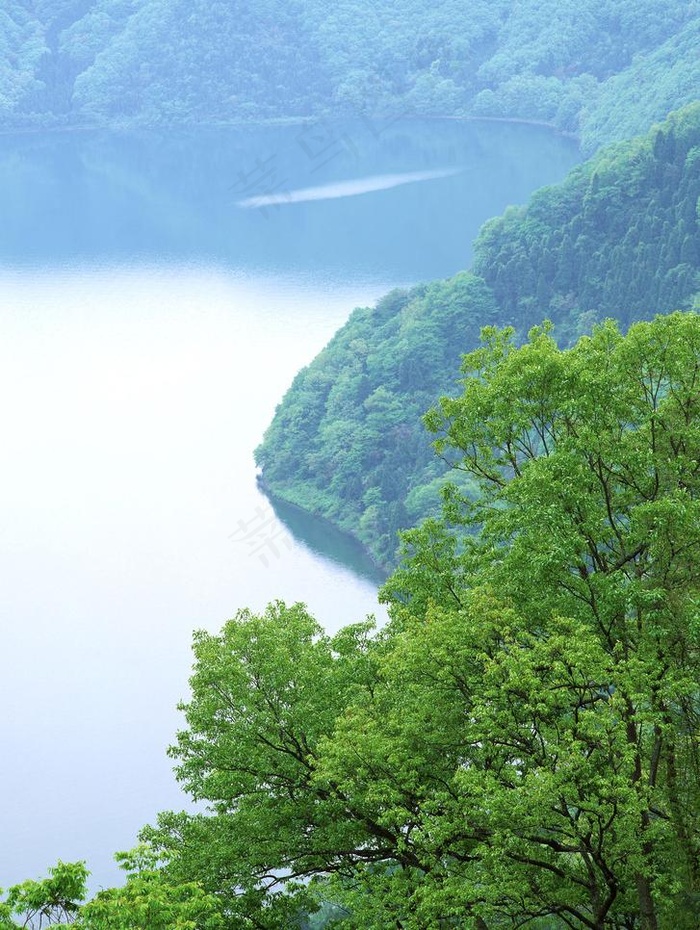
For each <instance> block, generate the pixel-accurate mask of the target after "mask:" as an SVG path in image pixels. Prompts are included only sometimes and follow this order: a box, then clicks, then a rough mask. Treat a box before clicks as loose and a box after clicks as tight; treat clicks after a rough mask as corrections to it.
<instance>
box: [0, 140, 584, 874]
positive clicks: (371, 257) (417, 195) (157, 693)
mask: <svg viewBox="0 0 700 930" xmlns="http://www.w3.org/2000/svg"><path fill="white" fill-rule="evenodd" d="M379 128H381V127H379ZM327 131H328V129H327V127H326V132H327ZM333 139H334V140H335V141H334V142H333V147H332V148H329V147H328V145H326V148H325V160H324V161H321V156H322V155H323V152H321V150H320V149H319V147H318V145H317V147H316V149H314V148H313V147H311V146H310V144H309V136H308V135H300V130H299V128H298V127H296V128H295V127H287V128H286V129H284V130H282V129H276V130H269V129H268V130H260V131H258V132H254V131H250V132H248V133H245V132H242V131H237V132H234V131H221V132H213V131H212V132H211V133H204V134H195V133H181V134H174V135H160V136H159V135H153V134H137V135H133V136H128V135H113V136H111V135H108V134H104V133H92V134H91V133H86V134H72V135H68V134H66V135H61V134H55V135H36V136H18V137H15V138H13V137H8V136H6V137H3V138H2V139H0V194H1V196H2V202H3V214H4V215H3V224H2V227H1V228H0V261H1V262H2V264H0V398H1V399H0V429H1V430H2V437H3V442H2V444H1V445H0V618H1V621H2V632H3V636H2V643H3V648H2V650H1V651H0V741H1V743H2V747H3V753H2V761H1V763H0V797H2V802H1V803H0V835H2V838H3V842H2V846H1V847H0V886H4V887H7V885H8V884H11V883H13V882H15V881H19V880H22V879H24V878H27V877H36V876H39V875H40V874H43V873H44V872H45V870H46V868H47V867H48V866H50V865H51V864H53V863H54V862H55V861H56V860H57V859H58V858H61V859H63V860H64V861H68V860H73V859H78V858H80V859H86V860H87V862H88V866H89V867H90V868H91V869H92V871H93V887H95V888H97V887H99V886H100V885H107V884H110V883H113V882H114V881H115V880H117V878H118V872H117V870H116V867H115V866H114V865H113V863H112V854H113V853H114V852H115V851H116V850H119V849H124V848H128V847H130V846H131V845H133V843H134V842H135V839H136V833H137V831H138V829H139V827H140V826H141V825H143V824H144V823H146V822H149V821H152V820H153V819H154V817H155V815H156V813H157V811H158V810H161V809H167V808H170V807H181V806H182V804H183V798H182V796H181V795H180V794H179V792H178V789H177V786H176V784H175V781H174V779H173V776H172V773H171V763H170V760H168V759H167V757H166V755H165V748H166V746H167V745H168V743H169V742H170V741H171V740H172V738H173V736H174V733H175V731H176V729H177V727H178V726H179V723H180V721H179V715H178V713H177V711H176V709H175V705H176V703H177V701H178V700H179V699H181V698H185V697H186V695H187V678H188V674H189V669H190V665H191V657H190V640H191V632H192V630H193V629H195V628H201V627H203V628H206V629H209V630H212V631H215V630H217V629H219V628H220V626H221V625H222V623H223V622H224V621H225V620H226V619H227V618H228V617H231V616H233V614H234V613H235V611H236V610H237V609H238V608H241V607H246V606H247V607H251V608H254V609H262V608H263V607H264V606H265V604H266V603H267V602H268V601H270V600H271V599H275V598H282V599H285V600H287V601H290V602H292V601H297V600H300V601H304V602H306V603H307V604H308V605H309V607H310V609H311V610H312V612H313V613H314V614H315V615H316V616H317V618H318V619H319V620H320V621H321V622H322V623H323V624H324V625H325V626H326V628H327V629H329V630H335V629H337V628H338V627H339V626H341V625H344V624H346V623H349V622H352V621H355V620H360V619H362V618H363V617H364V616H365V615H366V614H367V613H370V612H376V613H377V615H378V616H379V618H380V619H381V618H382V616H383V614H382V611H381V609H380V608H379V607H378V605H377V602H376V590H377V585H378V581H379V578H378V576H377V574H376V572H373V571H372V567H371V565H369V564H368V563H367V561H366V560H363V558H362V555H361V553H359V552H357V551H356V550H355V549H353V547H352V546H350V545H348V544H347V542H346V541H345V540H343V539H342V538H341V537H334V536H332V534H328V533H327V532H326V528H325V527H323V526H319V525H318V524H315V523H314V522H313V521H306V522H305V523H303V522H302V524H298V523H297V522H296V521H295V523H294V526H295V532H296V533H297V535H296V536H294V537H293V536H292V535H291V533H290V531H289V530H288V529H287V527H286V526H285V524H284V523H282V522H280V521H279V520H278V519H277V517H276V516H275V515H274V513H273V512H272V511H271V510H270V507H269V505H268V504H267V503H266V501H265V499H264V498H263V497H262V496H261V495H260V493H259V491H258V489H257V486H256V482H255V468H254V464H253V459H252V451H253V449H254V447H255V446H256V444H257V443H258V442H259V441H260V438H261V436H262V432H263V430H264V428H265V426H266V425H267V423H268V422H269V421H270V419H271V417H272V415H273V413H274V409H275V405H276V404H277V403H278V402H279V400H280V399H281V397H282V395H283V393H284V391H285V389H286V388H287V387H288V386H289V384H290V382H291V380H292V378H293V376H294V374H295V372H296V371H298V369H299V368H300V367H301V366H302V365H304V364H306V363H308V362H309V361H310V360H311V359H312V358H313V357H314V355H315V354H316V353H317V352H318V351H319V350H320V349H321V348H322V347H323V345H324V344H325V343H326V342H327V341H328V340H329V339H330V337H331V336H332V334H333V333H334V332H335V330H336V329H337V328H338V327H339V326H340V325H342V323H343V322H344V321H345V320H346V319H347V317H348V315H349V313H350V312H351V310H352V308H353V307H354V306H356V305H358V304H368V303H371V302H373V301H374V300H375V299H376V298H377V297H379V296H380V295H381V294H382V293H384V292H385V291H386V290H387V289H388V288H389V287H391V286H395V285H403V284H410V283H412V282H415V281H418V280H424V279H429V278H432V277H436V276H441V275H447V274H451V273H453V272H456V271H458V270H459V269H460V268H462V267H464V266H465V265H466V263H467V262H468V259H469V244H470V242H471V240H472V239H473V237H474V235H475V234H476V232H477V230H478V227H479V225H480V224H481V223H482V222H483V221H484V220H485V219H486V218H488V216H490V215H493V214H496V213H498V212H500V211H502V210H503V208H504V207H505V206H506V205H507V204H509V203H514V202H522V201H523V200H525V199H526V197H527V196H528V194H529V193H530V192H531V191H532V190H533V189H534V188H536V187H537V186H539V185H541V184H543V183H546V182H551V181H555V180H558V179H559V178H561V177H562V176H563V175H564V173H565V172H566V170H567V169H568V168H569V167H570V166H571V165H572V164H574V163H575V162H576V160H577V158H578V153H577V152H576V149H575V147H574V146H573V145H572V144H571V143H569V142H567V141H566V140H563V139H561V138H558V137H556V136H554V135H551V134H548V133H545V132H543V131H541V130H535V129H532V128H528V127H513V126H508V127H506V126H499V125H491V126H479V125H471V126H469V125H467V126H463V125H459V124H457V123H446V124H441V123H438V122H431V123H408V122H407V123H406V124H405V125H399V124H395V125H392V126H391V127H387V128H385V129H382V131H381V132H380V131H379V129H378V127H377V126H376V125H374V126H368V125H367V124H362V125H360V124H348V125H344V126H342V127H336V129H335V136H334V137H333ZM331 141H333V140H331ZM302 142H303V143H304V144H305V145H302ZM329 152H330V153H331V154H330V157H328V153H329ZM464 166H469V170H464ZM272 169H274V170H272ZM409 175H411V176H412V177H411V183H403V184H397V185H394V184H391V185H386V184H384V185H382V184H378V182H377V181H376V180H374V181H373V180H372V179H376V178H378V177H379V178H386V177H388V176H390V177H394V178H396V177H399V176H404V177H406V176H409ZM363 178H364V179H369V180H368V181H367V183H365V184H364V185H363V184H362V182H361V179H363ZM348 184H355V185H357V184H359V187H357V188H355V189H354V193H353V191H351V190H350V189H349V188H348V187H347V185H348ZM333 185H340V188H339V189H340V190H341V192H343V193H344V195H343V196H342V197H335V198H332V199H320V198H318V197H312V198H307V199H306V202H296V203H294V202H291V203H287V204H285V205H281V204H276V203H275V202H274V200H269V201H266V202H265V203H263V204H261V205H260V207H259V208H256V209H248V210H243V209H240V208H238V207H237V206H236V202H237V201H239V200H241V199H244V198H245V197H268V198H270V197H273V198H274V197H275V196H279V195H280V194H284V193H285V192H289V193H291V192H293V191H300V190H309V189H318V188H322V189H323V188H325V189H327V190H328V189H329V186H330V188H331V189H332V188H333ZM343 185H346V186H345V187H343ZM337 189H338V188H337V187H336V190H337ZM355 194H356V195H355Z"/></svg>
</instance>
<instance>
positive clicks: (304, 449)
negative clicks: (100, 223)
mask: <svg viewBox="0 0 700 930" xmlns="http://www.w3.org/2000/svg"><path fill="white" fill-rule="evenodd" d="M699 204H700V104H695V105H692V106H690V107H688V108H686V109H684V110H682V111H680V112H678V113H676V114H674V115H672V116H671V117H670V118H669V119H668V120H667V121H666V122H665V123H663V124H661V125H659V126H657V127H656V128H654V129H653V130H652V131H651V133H650V134H648V135H647V136H645V137H641V138H638V139H634V140H632V141H629V142H625V143H616V144H615V145H613V146H611V147H609V148H606V149H604V150H602V151H601V152H599V153H598V154H597V155H596V156H595V157H593V158H592V159H591V160H589V161H588V162H586V163H585V164H583V165H581V166H579V167H578V168H576V169H575V170H574V171H573V172H572V173H571V174H570V175H569V177H568V178H567V179H566V181H565V182H564V183H562V184H560V185H557V186H553V187H549V188H545V189H543V190H540V191H538V192H537V193H536V194H535V195H534V196H533V197H532V199H531V201H530V203H529V204H528V205H527V206H525V207H512V208H510V209H508V210H507V211H506V213H505V214H504V215H503V216H502V217H499V218H497V219H494V220H492V221H490V222H488V223H487V224H486V225H485V226H484V228H483V229H482V232H481V234H480V236H479V238H478V239H477V242H476V246H475V256H476V257H475V261H474V266H473V270H472V272H470V273H467V272H464V273H461V274H459V275H457V276H456V277H455V278H453V279H452V280H450V281H441V282H436V283H432V284H429V285H421V286H418V287H415V288H413V289H411V290H409V291H395V292H393V293H392V294H389V295H387V296H386V297H384V298H382V300H380V301H379V303H378V304H377V305H376V307H374V308H371V309H370V308H364V309H358V310H356V311H355V312H354V313H353V314H352V316H351V317H350V319H349V321H348V323H347V324H346V325H345V326H344V327H343V328H342V329H341V330H340V331H339V332H338V333H337V334H336V336H335V337H334V338H333V340H332V341H331V342H330V344H329V345H328V346H327V347H326V349H325V350H324V351H323V352H322V353H321V354H320V355H319V356H317V358H316V359H315V360H314V361H313V362H312V363H311V365H309V366H308V368H306V369H304V370H303V371H301V372H300V373H299V374H298V375H297V377H296V379H295V380H294V383H293V384H292V386H291V388H290V389H289V392H288V393H287V395H286V396H285V398H284V400H283V402H282V404H281V405H280V406H279V408H278V410H277V413H276V415H275V418H274V420H273V422H272V424H271V425H270V427H269V429H268V431H267V433H266V435H265V439H264V442H263V444H262V445H261V446H260V448H259V449H258V451H257V454H256V455H257V460H258V464H259V465H260V466H261V467H262V469H263V477H264V482H265V485H266V487H267V488H268V489H269V490H270V491H271V492H272V493H273V494H275V495H278V496H280V497H281V498H283V499H284V500H288V501H291V502H292V503H295V504H298V505H300V506H302V507H304V508H305V509H306V510H309V511H311V512H312V513H318V514H320V515H321V516H324V517H326V518H328V519H330V520H332V521H333V522H334V523H336V524H338V525H339V526H340V527H341V528H343V529H345V530H348V531H349V532H351V533H352V534H353V535H355V536H357V538H359V539H360V540H361V541H362V542H363V543H364V544H365V545H366V546H367V548H368V549H369V550H370V551H371V552H372V554H373V555H374V556H375V558H376V559H377V561H378V562H379V563H380V564H383V565H392V564H395V553H396V547H397V538H396V532H397V530H399V529H404V528H406V527H408V526H412V525H414V524H415V522H416V521H417V520H419V519H420V518H423V517H425V516H428V515H430V514H431V513H435V512H436V511H437V509H438V508H439V503H440V493H439V492H440V487H441V485H442V483H443V481H444V476H445V474H446V466H445V464H444V463H443V462H442V461H441V460H440V459H438V458H436V457H435V456H434V454H433V453H432V450H431V449H430V447H429V443H428V441H427V438H426V435H425V431H424V429H423V427H422V425H421V421H420V416H421V414H422V413H424V412H425V410H427V409H428V407H429V406H430V405H431V404H432V403H434V401H435V400H436V399H437V398H438V397H439V396H440V394H442V393H450V392H454V391H455V390H456V389H457V370H458V361H459V357H460V353H462V352H464V351H467V350H468V349H469V348H470V347H472V346H474V345H475V344H476V341H477V337H478V333H479V329H480V327H481V326H484V325H488V324H494V323H495V324H498V325H501V326H503V325H512V326H514V327H515V329H516V331H517V333H518V335H519V336H520V337H521V338H523V337H524V336H525V335H526V333H527V331H528V330H529V329H530V327H531V326H533V325H535V324H537V323H539V322H541V321H542V320H543V319H544V318H545V317H547V318H549V319H551V320H552V321H553V322H554V323H555V332H556V334H557V337H558V338H559V340H560V341H561V342H562V344H566V343H568V342H570V341H571V340H572V339H575V338H576V337H577V336H579V335H580V334H581V333H583V332H585V331H587V330H589V329H590V327H591V325H592V323H593V322H594V321H596V320H602V319H605V318H606V317H613V318H616V319H618V320H619V321H620V323H621V324H622V325H623V326H627V325H628V324H629V323H630V322H631V321H633V320H635V319H645V318H649V317H650V316H651V315H653V314H654V313H655V312H659V311H661V312H663V311H669V310H672V309H674V308H679V307H684V306H689V305H690V303H691V302H692V300H693V296H694V294H695V293H696V292H697V291H698V290H700V276H699V272H700V235H699V231H698V224H699V222H700V216H699V209H700V207H699Z"/></svg>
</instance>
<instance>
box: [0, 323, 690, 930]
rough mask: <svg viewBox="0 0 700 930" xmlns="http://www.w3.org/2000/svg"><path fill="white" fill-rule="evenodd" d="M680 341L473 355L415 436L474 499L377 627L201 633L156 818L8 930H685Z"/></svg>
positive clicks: (615, 334) (425, 529)
mask: <svg viewBox="0 0 700 930" xmlns="http://www.w3.org/2000/svg"><path fill="white" fill-rule="evenodd" d="M699 359H700V315H698V314H697V313H695V312H687V313H680V312H678V313H675V314H672V315H669V316H666V317H664V316H659V317H657V318H656V319H655V320H654V321H653V322H650V323H644V322H642V323H635V324H633V326H632V327H631V328H630V329H629V331H628V333H627V334H626V335H624V336H623V335H622V334H621V333H620V330H619V329H618V327H617V325H616V324H615V323H613V322H612V321H608V322H606V323H605V324H598V325H597V326H596V327H594V330H593V333H592V335H591V336H590V337H588V336H584V337H582V338H581V339H580V340H578V342H577V343H576V344H575V345H574V346H573V347H572V348H570V349H568V350H562V349H560V348H559V347H558V346H557V345H556V343H555V341H554V339H553V338H552V336H551V334H550V333H549V332H548V331H547V328H546V327H544V328H533V330H532V331H531V333H530V335H529V337H528V339H527V340H526V341H525V343H524V344H523V345H521V346H518V345H517V341H516V339H515V335H514V331H513V330H512V328H510V329H508V328H506V329H498V328H496V327H488V328H486V329H485V330H484V332H483V339H482V345H481V347H480V348H478V349H476V350H475V351H474V352H472V353H470V354H468V355H467V356H466V357H465V359H464V362H463V365H462V374H463V379H464V383H463V391H462V393H461V394H460V395H459V396H457V397H454V398H443V399H442V400H441V401H440V402H439V404H438V405H437V406H436V407H435V408H433V410H432V411H431V413H430V415H429V417H428V422H429V426H430V428H431V430H432V431H433V433H434V434H435V436H436V437H437V443H438V448H439V450H440V451H441V452H442V453H443V454H445V455H446V456H447V457H448V458H450V460H451V461H452V462H453V465H454V467H455V469H456V470H457V471H461V472H462V473H463V474H464V475H466V476H467V477H468V478H469V480H470V482H471V483H472V486H473V488H474V489H475V490H476V491H477V493H476V494H474V495H472V494H469V495H465V494H464V493H463V491H462V489H461V488H460V486H459V485H458V484H453V485H452V486H450V487H449V488H448V489H447V492H446V495H445V501H444V507H443V511H442V513H441V515H440V517H439V518H438V519H434V520H432V521H430V522H428V523H427V524H425V525H423V526H422V527H420V528H418V529H416V530H413V531H412V532H411V533H410V534H408V535H407V536H406V540H405V552H404V559H403V561H402V564H401V567H400V569H399V570H398V571H397V572H396V573H395V574H394V576H393V577H392V578H391V579H390V581H389V582H388V583H387V585H386V586H385V588H384V591H383V597H384V599H385V600H386V601H387V602H388V603H389V605H390V618H391V619H390V622H389V624H388V625H387V626H385V627H384V628H383V629H382V630H376V629H374V625H373V622H372V621H371V620H367V621H365V622H363V623H359V624H356V625H353V626H349V627H345V628H344V629H342V630H341V631H340V632H339V633H337V634H336V635H335V636H328V635H327V634H325V633H324V631H323V628H322V627H321V626H320V625H319V624H318V623H317V622H316V621H315V620H314V618H313V617H311V616H310V615H309V614H308V612H307V611H306V609H305V608H304V606H303V605H300V604H297V605H294V606H286V605H285V604H283V603H281V602H277V603H273V604H270V605H269V606H268V608H267V609H266V610H265V611H264V612H263V613H261V614H255V613H253V612H251V611H249V610H240V611H239V612H238V613H237V615H236V616H235V617H234V619H232V620H230V621H229V622H227V623H226V624H225V625H224V627H223V629H222V631H221V633H219V634H212V633H208V632H205V631H200V632H197V633H195V637H194V653H195V665H194V672H193V676H192V678H191V681H190V685H191V696H190V698H189V700H188V701H187V702H186V703H185V704H183V705H182V707H181V709H182V711H183V712H184V725H183V728H182V730H181V731H180V732H179V733H178V734H177V738H176V742H175V744H174V745H173V747H172V748H171V750H170V754H171V756H172V758H173V759H174V760H175V764H176V774H177V777H178V779H179V780H180V782H181V783H182V785H183V786H184V788H185V789H186V790H187V792H188V793H189V794H190V795H191V797H192V798H193V799H195V800H196V801H198V802H205V803H206V804H207V805H208V807H207V809H206V810H200V811H198V812H190V813H186V812H180V813H177V812H170V813H163V814H162V815H161V816H160V817H159V819H158V822H157V823H156V824H155V825H152V826H149V827H147V828H145V829H144V830H143V831H142V835H141V840H142V845H141V846H140V847H137V849H135V850H133V851H132V852H131V853H126V854H123V855H122V856H121V859H122V864H123V865H124V867H125V869H126V872H127V881H126V884H125V885H124V887H123V888H119V889H108V890H105V891H102V892H100V893H99V894H98V895H97V896H96V897H95V898H94V899H93V900H92V901H91V902H89V903H88V904H85V905H82V904H81V898H82V897H83V895H84V887H83V883H84V872H85V870H84V867H83V866H82V865H81V864H79V863H78V864H72V865H65V864H59V865H58V866H57V867H56V868H55V869H54V872H53V873H52V874H51V875H50V876H49V878H48V879H45V880H43V881H30V882H26V883H24V884H22V885H19V886H15V887H13V888H11V889H10V890H9V892H8V894H7V895H6V896H5V898H4V900H3V902H2V903H0V927H4V928H7V930H16V928H18V927H20V926H32V927H39V926H40V919H41V917H42V916H44V917H46V920H47V922H49V921H51V922H55V923H54V925H55V926H58V925H59V924H61V923H63V922H64V920H65V922H73V921H74V923H73V925H74V926H75V927H77V928H83V930H166V928H175V930H178V928H179V930H224V928H231V930H234V928H235V930H238V928H255V930H290V928H292V930H293V928H298V930H311V928H313V927H318V926H323V925H326V926H328V925H330V926H334V927H338V928H339V930H341V928H346V930H388V928H399V930H449V928H460V930H505V928H510V930H515V928H518V927H523V926H528V927H531V928H533V930H535V928H536V930H566V928H568V930H667V928H677V930H696V928H697V925H698V924H697V917H698V913H699V911H700V743H699V742H698V739H697V736H698V732H700V707H699V706H698V682H699V681H700V624H699V623H698V603H699V599H700V568H699V566H700V561H699V560H698V554H699V552H700V509H699V508H700V503H699V501H700V497H699V492H700V476H699V472H698V461H700V427H699V426H698V381H699V379H700V362H699Z"/></svg>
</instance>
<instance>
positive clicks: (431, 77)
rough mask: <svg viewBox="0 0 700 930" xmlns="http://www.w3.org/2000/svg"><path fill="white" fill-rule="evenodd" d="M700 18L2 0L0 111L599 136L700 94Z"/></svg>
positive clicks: (69, 119) (502, 4)
mask: <svg viewBox="0 0 700 930" xmlns="http://www.w3.org/2000/svg"><path fill="white" fill-rule="evenodd" d="M699 29H700V9H699V8H698V7H697V4H694V3H690V4H689V3H687V2H685V0H581V2H573V0H537V2H536V0H523V2H515V0H494V2H485V0H476V2H470V3H466V2H465V0H442V2H437V3H428V2H426V0H384V2H382V3H372V2H370V0H338V2H337V3H334V4H332V5H330V6H329V5H328V4H326V3H322V2H320V0H292V2H289V0H245V2H241V0H228V2H222V0H5V2H4V4H3V10H2V12H0V124H4V125H5V126H27V125H41V126H45V125H53V124H59V125H62V124H76V123H81V122H102V123H105V122H106V123H111V124H113V123H119V124H120V125H124V124H126V125H130V124H141V125H143V124H157V123H173V122H177V123H183V122H185V123H197V122H220V121H230V120H248V119H262V118H288V117H302V116H319V115H328V114H333V115H350V114H358V113H365V112H370V113H384V114H391V113H397V112H400V113H402V114H403V113H415V114H417V115H442V116H445V115H447V116H469V115H478V116H490V117H499V118H521V119H534V120H542V121H546V122H551V123H552V124H554V125H556V126H557V127H558V128H560V129H564V130H567V131H571V132H576V133H581V135H582V138H583V140H584V144H585V146H586V147H587V148H588V149H591V150H592V149H593V148H595V147H596V146H597V145H599V144H601V143H602V142H604V141H608V140H610V139H614V138H624V137H628V136H629V135H630V134H634V133H635V132H642V131H644V130H646V128H647V127H648V126H649V125H650V123H651V122H652V121H654V120H658V119H662V118H664V117H665V116H666V114H667V113H668V112H669V110H671V109H674V108H677V107H679V106H682V105H684V104H686V103H688V102H690V101H692V100H693V99H694V98H695V95H696V93H697V86H698V77H699V76H700V75H699V73H698V72H699V70H700V64H699V63H698V56H697V45H698V30H699Z"/></svg>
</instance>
